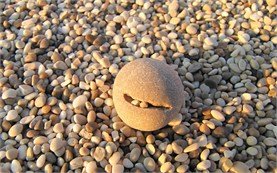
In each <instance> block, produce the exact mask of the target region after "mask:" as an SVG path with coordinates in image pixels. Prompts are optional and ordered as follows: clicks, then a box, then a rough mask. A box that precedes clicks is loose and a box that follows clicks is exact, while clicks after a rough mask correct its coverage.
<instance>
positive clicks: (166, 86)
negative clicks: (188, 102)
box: [113, 58, 184, 131]
mask: <svg viewBox="0 0 277 173" xmlns="http://www.w3.org/2000/svg"><path fill="white" fill-rule="evenodd" d="M113 99H114V105H115V108H116V111H117V113H118V115H119V117H120V118H121V119H122V120H123V122H125V123H126V124H127V125H129V126H130V127H132V128H135V129H138V130H142V131H154V130H158V129H160V128H162V127H164V126H166V125H167V124H168V123H169V122H170V121H171V120H173V119H174V118H176V116H177V115H178V113H179V111H180V109H181V107H182V105H183V103H184V92H183V85H182V82H181V80H180V78H179V76H178V74H177V72H176V71H174V70H173V69H172V68H171V67H170V66H169V65H167V64H166V63H164V62H162V61H159V60H154V59H150V58H143V59H138V60H135V61H132V62H130V63H128V64H127V65H125V66H124V67H123V68H122V69H121V70H120V72H119V73H118V75H117V76H116V79H115V82H114V86H113Z"/></svg>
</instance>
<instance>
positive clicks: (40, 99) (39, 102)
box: [35, 94, 47, 108]
mask: <svg viewBox="0 0 277 173" xmlns="http://www.w3.org/2000/svg"><path fill="white" fill-rule="evenodd" d="M46 100H47V98H46V95H45V94H41V95H39V96H38V97H37V98H36V100H35V106H36V107H38V108H41V107H42V106H44V105H45V103H46Z"/></svg>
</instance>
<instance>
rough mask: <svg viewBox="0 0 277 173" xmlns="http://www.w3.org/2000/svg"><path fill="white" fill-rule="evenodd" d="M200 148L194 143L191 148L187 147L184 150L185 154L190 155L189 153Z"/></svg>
mask: <svg viewBox="0 0 277 173" xmlns="http://www.w3.org/2000/svg"><path fill="white" fill-rule="evenodd" d="M198 148H199V144H198V143H193V144H191V145H189V146H187V147H186V148H185V149H184V152H185V153H189V152H192V151H195V150H197V149H198Z"/></svg>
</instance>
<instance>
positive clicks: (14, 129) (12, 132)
mask: <svg viewBox="0 0 277 173" xmlns="http://www.w3.org/2000/svg"><path fill="white" fill-rule="evenodd" d="M22 130H23V125H22V124H15V125H13V126H12V127H11V128H10V130H9V136H10V137H16V136H17V135H19V134H20V133H21V132H22Z"/></svg>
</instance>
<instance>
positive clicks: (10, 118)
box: [6, 110, 18, 121]
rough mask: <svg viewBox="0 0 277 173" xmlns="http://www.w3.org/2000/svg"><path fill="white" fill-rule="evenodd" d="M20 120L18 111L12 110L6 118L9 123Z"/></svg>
mask: <svg viewBox="0 0 277 173" xmlns="http://www.w3.org/2000/svg"><path fill="white" fill-rule="evenodd" d="M17 118H18V113H17V111H16V110H10V111H9V112H8V114H7V116H6V120H7V121H13V120H16V119H17Z"/></svg>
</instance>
